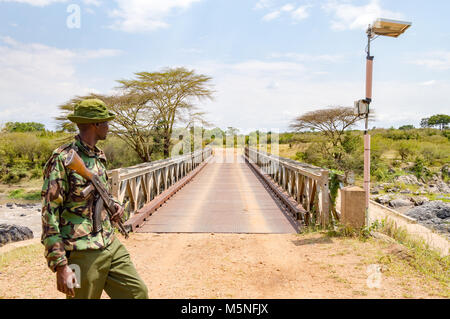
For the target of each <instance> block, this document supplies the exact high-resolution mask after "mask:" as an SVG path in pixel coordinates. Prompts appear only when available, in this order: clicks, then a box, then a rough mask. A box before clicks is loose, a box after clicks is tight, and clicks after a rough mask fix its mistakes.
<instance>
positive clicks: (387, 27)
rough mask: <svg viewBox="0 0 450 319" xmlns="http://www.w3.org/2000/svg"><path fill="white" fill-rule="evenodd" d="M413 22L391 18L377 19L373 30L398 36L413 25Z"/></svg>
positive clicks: (389, 35)
mask: <svg viewBox="0 0 450 319" xmlns="http://www.w3.org/2000/svg"><path fill="white" fill-rule="evenodd" d="M411 24H412V23H411V22H405V21H397V20H390V19H377V20H376V21H375V22H374V23H373V26H372V32H373V33H375V34H377V35H384V36H388V37H394V38H397V37H398V36H399V35H400V34H402V33H403V32H405V31H406V29H408V28H409V27H410V26H411Z"/></svg>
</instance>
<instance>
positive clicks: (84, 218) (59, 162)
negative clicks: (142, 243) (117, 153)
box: [41, 99, 148, 298]
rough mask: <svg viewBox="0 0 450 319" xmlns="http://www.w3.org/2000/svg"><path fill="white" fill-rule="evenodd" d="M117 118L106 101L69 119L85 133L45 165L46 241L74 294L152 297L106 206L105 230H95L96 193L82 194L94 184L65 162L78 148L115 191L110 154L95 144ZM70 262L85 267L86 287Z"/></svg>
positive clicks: (62, 283)
mask: <svg viewBox="0 0 450 319" xmlns="http://www.w3.org/2000/svg"><path fill="white" fill-rule="evenodd" d="M114 117H115V115H114V114H113V113H111V112H109V111H108V110H107V109H106V106H105V104H104V103H103V102H102V101H101V100H98V99H89V100H84V101H81V102H80V103H78V104H77V105H76V106H75V111H74V114H73V115H70V116H68V119H69V120H71V121H72V122H74V123H76V124H77V126H78V128H79V130H80V133H79V135H77V136H76V137H75V140H74V141H73V142H72V143H68V144H65V145H63V146H61V147H59V148H58V149H56V150H55V151H54V152H53V154H52V156H51V157H50V159H49V160H48V162H47V164H46V165H45V167H44V185H43V187H42V237H41V242H42V244H43V245H44V246H45V257H46V259H47V262H48V266H49V268H50V269H51V270H52V271H53V272H56V273H57V276H56V277H57V288H58V290H59V291H61V292H63V293H65V294H66V295H67V297H68V298H72V297H73V298H100V296H101V294H102V291H103V290H105V291H106V293H107V294H108V295H109V296H110V297H111V298H148V295H147V287H146V286H145V284H144V283H143V281H142V280H141V279H140V278H139V275H138V274H137V272H136V269H135V267H134V266H133V264H132V262H131V260H130V255H129V253H128V251H127V250H126V249H125V247H124V246H123V245H122V244H121V243H120V241H119V239H117V238H115V235H114V229H113V227H112V225H111V221H110V218H109V216H108V214H107V212H106V211H105V210H103V211H102V229H101V230H100V231H99V232H97V233H94V232H93V220H92V213H93V207H95V206H94V205H95V203H94V201H95V196H94V194H90V195H88V196H87V197H86V198H83V197H82V195H81V191H82V190H83V189H85V188H86V187H87V186H88V185H89V183H90V182H89V181H87V180H85V179H84V178H83V177H81V176H80V175H78V174H77V173H75V172H74V171H73V170H71V169H69V168H66V167H65V166H64V162H65V159H66V158H67V155H68V153H69V151H70V150H71V149H73V150H75V151H76V152H77V153H78V155H79V156H80V157H81V159H82V160H83V162H84V164H85V165H86V167H87V168H88V169H89V170H90V171H92V172H93V173H96V174H97V175H98V176H99V177H100V180H101V181H102V182H103V183H104V185H105V187H106V188H107V189H109V185H108V183H107V179H108V178H107V176H106V168H105V165H106V157H105V154H104V153H103V151H101V150H100V149H98V148H97V147H96V146H95V144H96V143H97V141H98V140H104V139H106V135H107V133H108V121H110V120H112V119H113V118H114ZM116 208H117V212H116V213H115V214H114V216H113V217H112V218H111V219H112V220H113V221H117V220H119V219H120V218H121V217H122V215H123V208H122V207H121V206H120V203H119V202H116ZM69 265H77V266H78V267H79V270H80V275H81V276H80V277H81V282H79V283H78V284H79V285H80V288H74V286H73V282H74V278H75V276H74V272H73V271H72V269H71V268H70V267H69Z"/></svg>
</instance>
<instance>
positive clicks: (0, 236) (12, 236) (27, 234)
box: [0, 224, 33, 246]
mask: <svg viewBox="0 0 450 319" xmlns="http://www.w3.org/2000/svg"><path fill="white" fill-rule="evenodd" d="M32 238H33V232H32V231H31V229H29V228H28V227H24V226H17V225H7V224H0V246H3V245H5V244H7V243H10V242H15V241H21V240H27V239H32Z"/></svg>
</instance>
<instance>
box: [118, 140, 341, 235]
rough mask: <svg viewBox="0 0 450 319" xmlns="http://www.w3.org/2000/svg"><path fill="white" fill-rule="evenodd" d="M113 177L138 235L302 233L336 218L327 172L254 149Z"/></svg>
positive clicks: (199, 155) (201, 153)
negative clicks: (307, 227) (302, 230)
mask: <svg viewBox="0 0 450 319" xmlns="http://www.w3.org/2000/svg"><path fill="white" fill-rule="evenodd" d="M109 175H110V177H111V179H110V182H111V189H112V193H113V195H114V196H115V197H116V198H117V199H119V200H120V201H121V202H129V205H128V208H127V211H128V214H129V216H128V217H129V218H128V220H127V222H126V223H125V226H126V227H127V228H128V229H130V230H132V231H135V232H151V233H170V232H175V233H202V232H212V233H297V232H299V231H300V230H301V228H302V227H303V226H305V225H310V224H320V225H322V226H326V225H328V223H330V221H331V219H333V218H339V213H338V212H336V210H334V209H333V208H332V205H331V197H330V192H329V187H328V184H329V172H328V170H325V169H321V168H319V167H315V166H311V165H307V164H304V163H299V162H296V161H292V160H289V159H286V158H281V157H278V156H275V155H271V154H268V153H266V152H264V151H262V150H259V149H256V148H251V147H250V148H249V147H245V148H215V149H212V148H211V147H206V148H205V149H202V150H197V151H194V152H192V153H189V154H185V155H181V156H175V157H172V158H169V159H165V160H160V161H155V162H151V163H143V164H139V165H136V166H133V167H127V168H120V169H116V170H112V171H110V172H109Z"/></svg>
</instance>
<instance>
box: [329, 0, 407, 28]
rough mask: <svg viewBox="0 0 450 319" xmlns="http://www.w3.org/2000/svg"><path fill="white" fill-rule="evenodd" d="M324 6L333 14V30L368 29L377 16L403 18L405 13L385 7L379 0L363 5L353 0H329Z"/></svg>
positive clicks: (371, 0)
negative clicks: (355, 3)
mask: <svg viewBox="0 0 450 319" xmlns="http://www.w3.org/2000/svg"><path fill="white" fill-rule="evenodd" d="M322 8H323V9H324V10H325V11H326V12H327V13H329V14H331V15H332V16H333V20H332V21H331V28H332V29H333V30H339V31H341V30H348V29H366V28H367V26H368V25H369V24H371V23H372V22H373V21H375V19H376V18H388V19H403V14H402V13H399V12H393V11H389V10H386V9H383V8H382V7H381V5H380V1H379V0H370V1H369V3H367V4H366V5H362V6H357V5H353V4H352V1H351V0H329V1H328V2H327V3H326V4H324V5H323V6H322Z"/></svg>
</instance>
